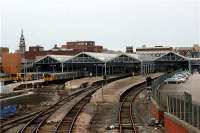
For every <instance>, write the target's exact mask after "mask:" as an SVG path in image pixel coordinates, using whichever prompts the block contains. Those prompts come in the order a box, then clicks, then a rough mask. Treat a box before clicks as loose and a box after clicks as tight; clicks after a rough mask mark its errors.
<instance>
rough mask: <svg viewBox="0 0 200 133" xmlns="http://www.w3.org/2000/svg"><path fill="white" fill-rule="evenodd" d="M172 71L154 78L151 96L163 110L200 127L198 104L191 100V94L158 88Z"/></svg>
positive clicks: (199, 106)
mask: <svg viewBox="0 0 200 133" xmlns="http://www.w3.org/2000/svg"><path fill="white" fill-rule="evenodd" d="M179 71H180V70H178V71H176V72H174V73H177V72H179ZM174 73H170V74H164V75H162V76H160V77H159V78H157V79H156V80H154V82H153V84H152V97H153V98H154V100H155V101H156V102H157V104H158V105H159V106H160V107H161V108H162V109H163V110H164V111H165V112H168V113H170V114H172V115H174V116H176V117H177V118H179V119H181V120H184V121H185V122H187V123H189V124H191V125H193V126H194V127H197V128H199V129H200V105H198V104H195V103H193V102H192V96H191V95H190V94H189V93H186V92H184V93H171V94H169V93H163V92H161V91H160V90H159V88H160V86H161V85H163V84H164V81H165V80H166V79H167V78H169V77H171V76H172V75H173V74H174Z"/></svg>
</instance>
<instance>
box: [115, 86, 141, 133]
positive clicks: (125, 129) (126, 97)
mask: <svg viewBox="0 0 200 133" xmlns="http://www.w3.org/2000/svg"><path fill="white" fill-rule="evenodd" d="M144 87H145V85H144V83H143V84H139V85H138V86H136V87H134V88H131V90H128V91H127V92H125V93H124V94H123V95H122V96H121V98H120V101H121V104H120V109H119V114H118V115H119V117H118V121H119V132H120V133H138V129H137V127H136V123H135V121H134V114H133V111H132V105H133V103H134V101H135V99H136V97H137V96H138V95H139V93H140V92H141V91H143V90H144Z"/></svg>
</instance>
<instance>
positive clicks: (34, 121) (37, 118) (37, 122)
mask: <svg viewBox="0 0 200 133" xmlns="http://www.w3.org/2000/svg"><path fill="white" fill-rule="evenodd" d="M128 76H130V75H120V76H118V77H114V78H110V79H107V80H100V81H97V82H94V83H93V84H92V85H91V87H87V88H82V89H80V90H77V91H75V92H73V93H72V94H71V95H69V96H67V97H65V98H63V99H62V100H60V101H59V102H57V103H56V104H54V105H52V106H50V107H48V108H46V109H43V110H41V111H38V112H35V113H33V114H30V115H27V116H25V117H22V118H19V119H16V120H13V121H10V122H8V123H5V124H3V125H1V131H2V132H5V131H7V130H8V129H10V128H13V127H15V126H17V125H19V124H23V123H26V124H25V126H24V127H23V128H21V129H20V130H19V131H18V133H24V132H32V133H37V132H40V129H41V127H42V126H43V125H45V124H46V123H45V122H46V120H47V119H48V118H49V117H50V116H51V115H52V114H53V113H54V112H55V111H56V110H58V109H59V108H60V107H61V106H63V105H64V104H66V103H67V102H69V101H70V100H72V99H74V98H75V97H78V96H79V95H80V94H82V93H84V92H87V91H88V92H89V93H88V95H86V96H85V97H84V98H83V99H82V100H81V101H80V102H78V103H77V104H76V105H75V107H74V108H72V110H71V111H70V112H69V113H68V114H67V115H66V116H65V118H66V117H69V116H71V114H75V115H74V118H73V121H72V122H71V124H70V125H71V126H70V127H73V125H74V122H75V120H76V118H77V116H78V114H79V113H80V111H81V109H82V108H83V107H84V105H85V104H86V103H87V102H88V101H87V100H89V99H90V96H91V95H92V93H94V92H95V91H96V90H97V89H98V88H100V87H101V86H102V84H105V83H110V82H113V81H116V80H119V79H122V78H125V77H128ZM89 90H90V91H89ZM74 112H75V113H74ZM65 118H64V119H63V120H62V121H61V122H60V123H58V125H56V128H54V129H55V130H54V131H55V132H60V131H61V130H60V129H61V128H62V127H63V126H62V125H63V123H64V122H65ZM70 130H72V128H70Z"/></svg>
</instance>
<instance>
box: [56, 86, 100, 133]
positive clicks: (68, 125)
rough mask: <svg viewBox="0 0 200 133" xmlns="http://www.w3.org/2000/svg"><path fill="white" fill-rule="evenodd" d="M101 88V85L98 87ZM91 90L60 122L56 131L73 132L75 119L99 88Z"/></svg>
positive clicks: (57, 132) (59, 132)
mask: <svg viewBox="0 0 200 133" xmlns="http://www.w3.org/2000/svg"><path fill="white" fill-rule="evenodd" d="M98 88H100V87H98ZM98 88H96V89H94V90H92V91H91V92H89V93H88V94H87V95H86V96H85V97H84V98H82V100H81V101H79V102H78V103H77V104H76V105H75V106H74V107H73V108H72V110H71V111H70V112H69V113H68V114H66V116H65V117H64V118H63V119H62V121H60V122H59V124H58V125H57V127H56V130H55V132H54V133H65V132H68V133H72V131H73V127H74V124H75V121H76V119H77V117H78V115H79V113H80V112H81V110H82V109H83V107H84V106H85V105H86V104H87V103H88V102H89V101H90V99H91V96H92V94H93V93H94V92H95V91H96V90H97V89H98Z"/></svg>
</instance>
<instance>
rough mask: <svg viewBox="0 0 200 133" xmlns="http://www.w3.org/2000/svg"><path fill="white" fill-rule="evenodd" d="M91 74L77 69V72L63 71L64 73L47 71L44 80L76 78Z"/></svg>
mask: <svg viewBox="0 0 200 133" xmlns="http://www.w3.org/2000/svg"><path fill="white" fill-rule="evenodd" d="M87 76H89V73H88V72H82V71H75V72H63V73H45V74H44V77H43V79H44V81H56V80H65V79H74V78H81V77H87Z"/></svg>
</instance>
